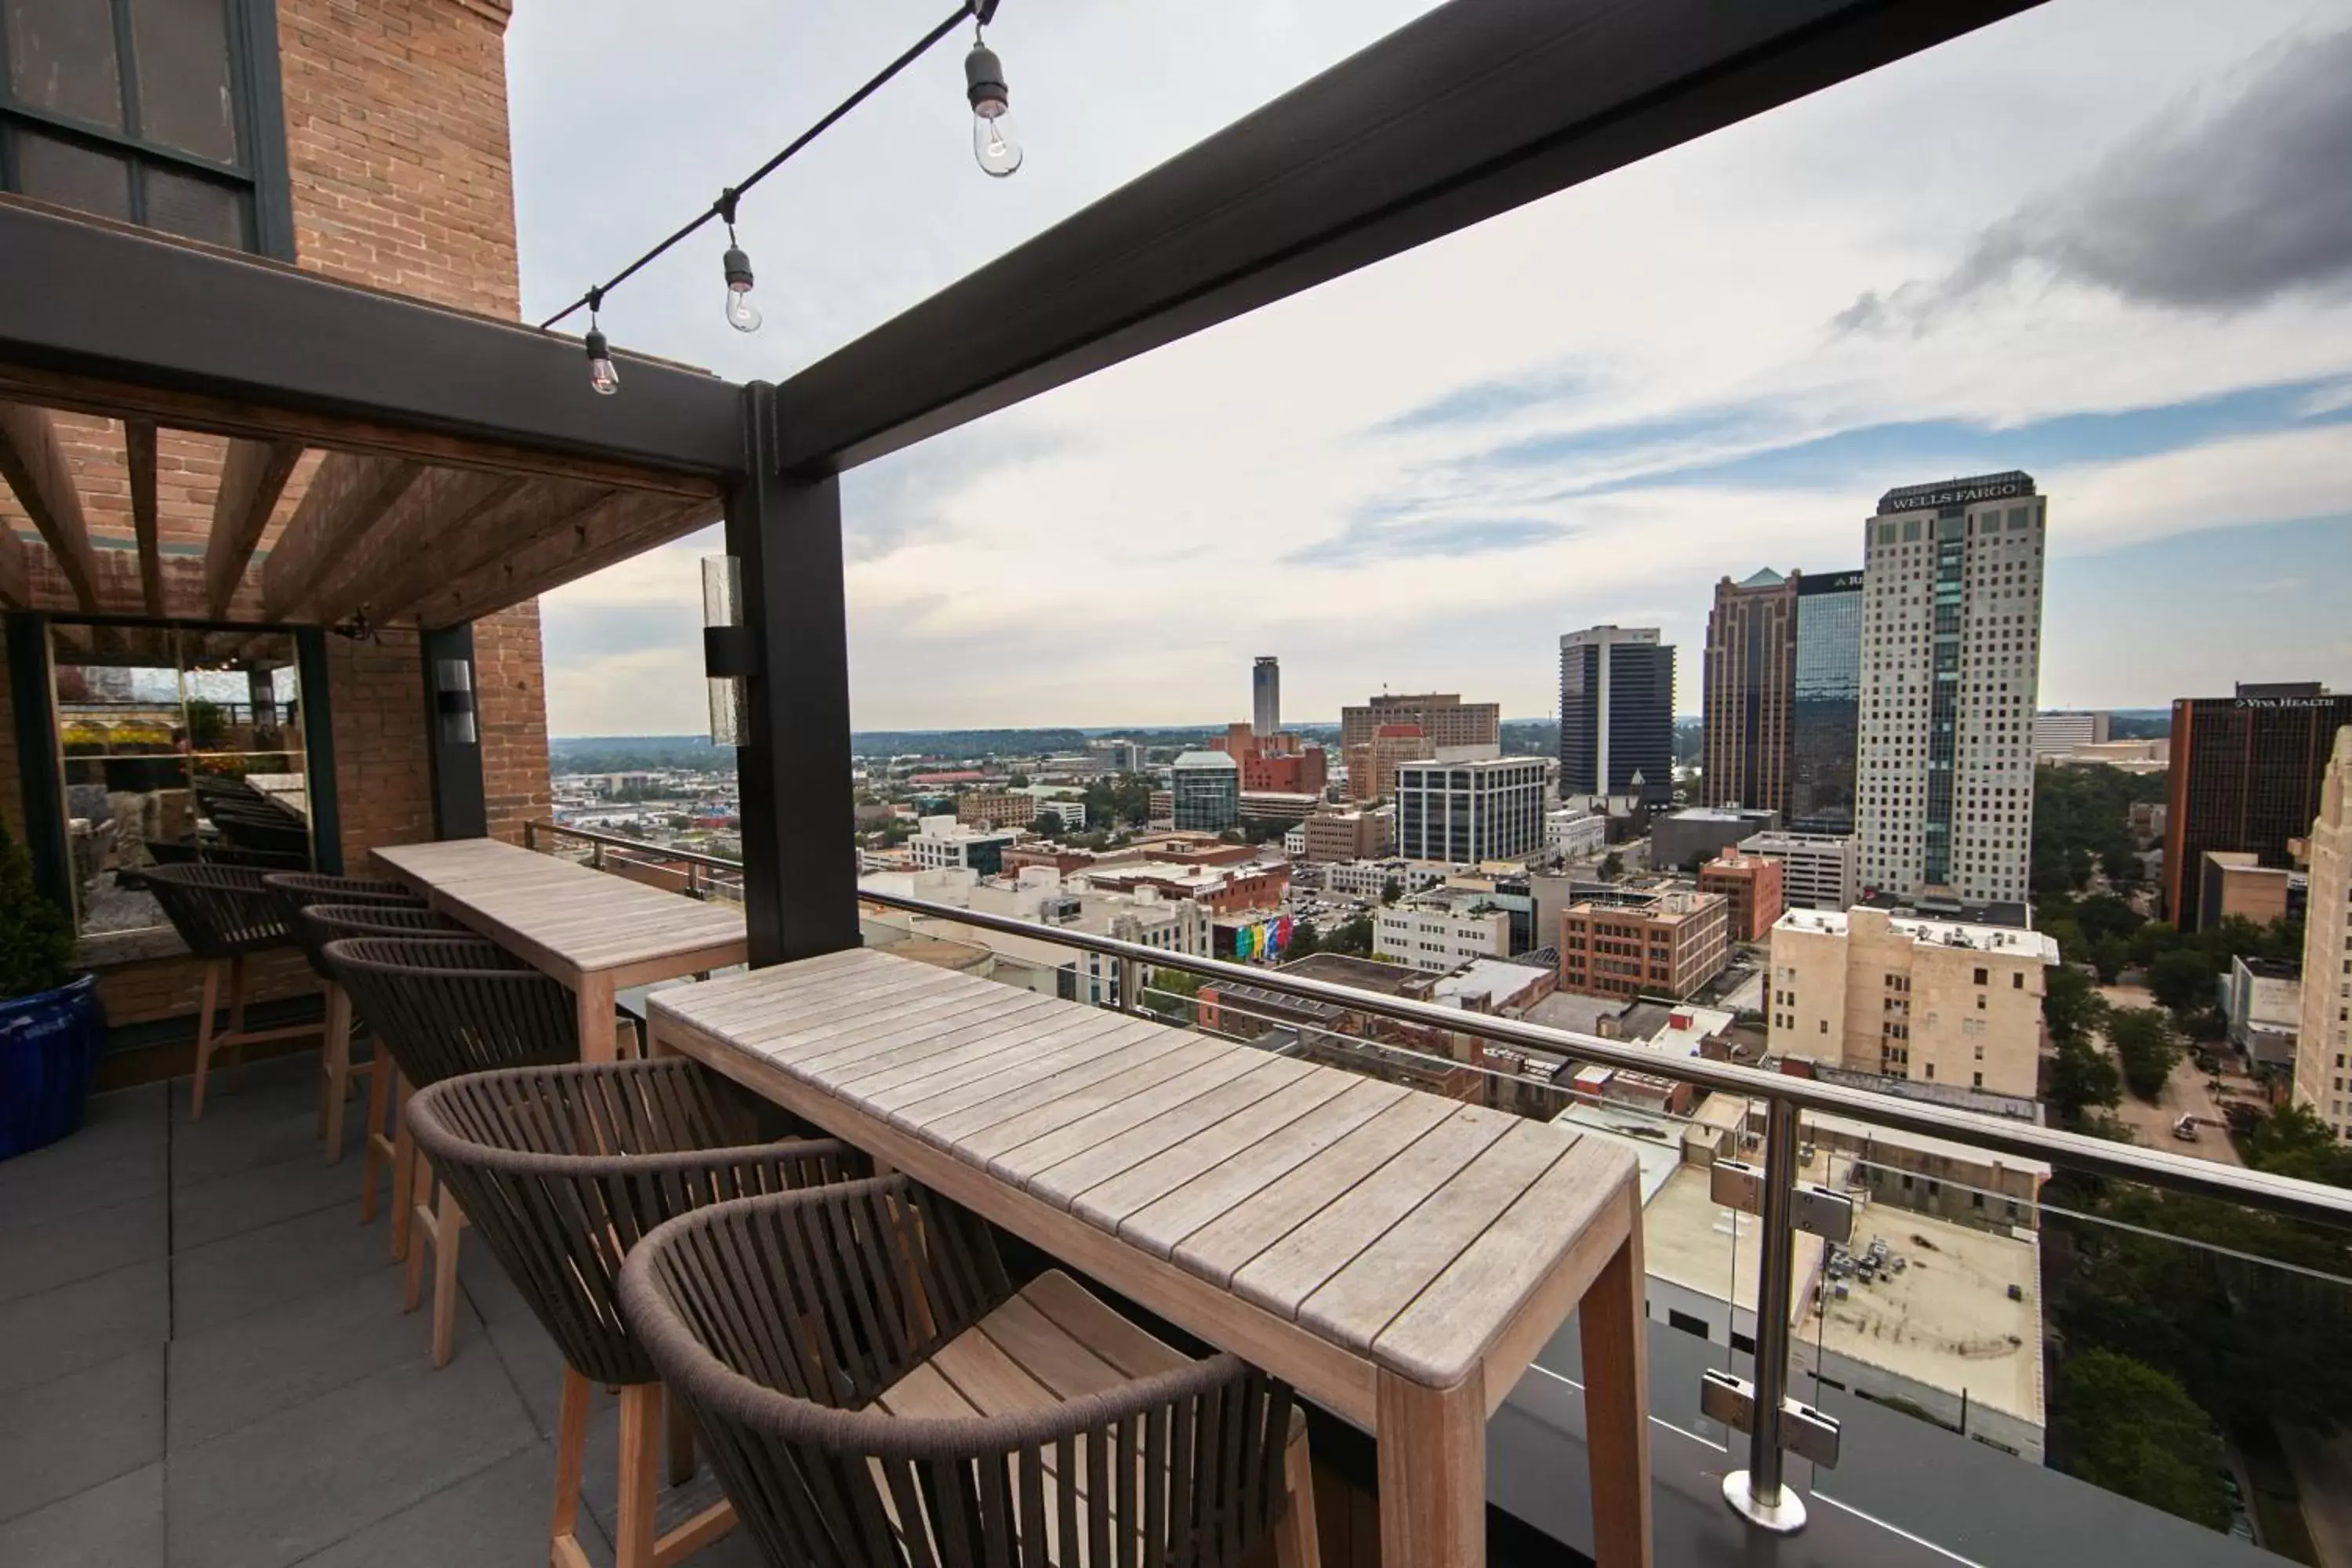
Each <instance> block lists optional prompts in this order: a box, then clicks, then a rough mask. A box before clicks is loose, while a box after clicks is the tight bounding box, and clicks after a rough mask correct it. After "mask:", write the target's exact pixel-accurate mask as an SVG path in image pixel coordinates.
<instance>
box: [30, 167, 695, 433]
mask: <svg viewBox="0 0 2352 1568" xmlns="http://www.w3.org/2000/svg"><path fill="white" fill-rule="evenodd" d="M0 257H5V258H7V287H5V288H0V379H5V371H7V370H8V369H11V368H14V367H16V366H22V367H25V368H26V369H27V370H28V371H33V372H40V373H47V374H50V375H54V376H63V377H80V378H86V379H89V380H91V381H95V382H107V383H114V384H121V385H122V386H126V387H132V388H156V389H161V390H162V391H164V392H167V393H175V394H181V395H189V396H193V397H197V398H203V399H211V400H215V401H217V402H220V403H222V404H225V405H238V404H242V405H249V406H250V408H251V410H252V411H253V413H254V418H253V422H252V423H251V424H250V425H249V426H247V428H250V429H252V430H254V431H255V433H257V434H279V433H285V434H301V435H305V436H308V437H313V439H312V440H311V442H310V444H312V445H317V446H337V445H345V444H349V445H352V446H355V447H362V449H365V447H366V442H365V440H364V437H365V432H364V431H359V432H355V433H354V434H353V436H352V438H351V439H350V440H349V441H348V442H341V441H336V440H333V439H330V438H322V437H325V436H326V435H328V434H329V433H328V432H322V431H320V430H319V429H318V428H316V427H315V426H314V427H310V428H305V429H302V430H299V431H282V432H281V431H280V430H278V429H277V428H274V427H273V424H272V422H271V421H270V420H269V419H268V417H267V416H268V414H269V413H270V412H272V411H277V410H288V411H291V412H295V413H299V414H310V415H314V416H331V418H332V419H336V420H342V421H348V422H352V423H354V424H356V425H362V426H376V427H378V428H380V429H381V431H382V432H383V434H384V437H385V439H386V443H387V445H390V446H393V447H394V449H396V448H397V445H398V443H397V441H396V438H397V437H401V436H403V435H404V434H405V433H409V432H427V433H434V434H438V435H440V436H444V437H455V438H458V439H460V440H472V441H480V442H485V443H491V444H497V445H502V446H507V447H515V448H518V449H530V450H535V451H539V452H545V453H554V454H575V455H578V456H581V457H583V458H604V459H606V460H607V461H610V460H613V459H626V460H629V461H633V462H639V463H644V464H646V465H649V466H653V467H656V468H669V469H677V470H680V471H684V472H688V473H694V474H707V475H714V476H715V475H723V474H725V473H727V472H729V471H730V469H731V468H732V467H733V465H734V464H735V463H737V462H738V461H740V450H739V446H740V427H739V425H738V416H737V390H738V389H737V388H736V387H735V386H734V385H732V384H730V383H728V382H725V381H722V380H720V379H719V378H718V377H717V376H713V375H708V374H703V373H701V372H698V371H693V370H687V369H682V368H680V367H678V366H676V365H671V364H665V363H660V362H658V361H653V360H640V359H634V358H630V357H628V356H626V355H625V354H624V355H622V356H620V357H621V370H622V377H623V381H624V384H625V389H624V394H623V395H621V396H619V397H599V396H597V395H595V394H594V393H593V392H592V391H590V390H589V386H588V365H587V362H586V360H585V359H583V357H582V355H581V352H580V345H579V343H578V342H577V341H575V340H573V339H571V338H565V337H559V336H557V335H555V334H553V333H550V332H541V331H534V330H532V329H530V328H528V327H523V326H520V325H517V324H514V323H511V322H505V321H492V320H490V319H488V318H487V317H482V316H474V315H467V314H466V313H464V312H462V311H458V310H444V309H442V308H440V307H438V306H434V305H428V304H425V303H423V302H421V301H418V300H408V299H404V298H402V297H401V296H399V295H396V294H389V293H382V292H378V291H376V290H373V289H361V288H356V287H353V286H352V285H350V284H345V283H338V282H334V281H331V280H330V279H324V278H320V277H319V276H317V275H316V274H314V273H309V272H299V271H297V270H295V269H294V268H291V267H288V266H285V265H283V264H280V263H276V262H269V261H264V260H260V259H258V258H249V257H240V256H236V255H233V254H231V253H228V252H225V251H216V250H210V249H202V248H198V247H193V246H187V245H180V244H175V243H173V242H172V241H170V240H166V239H160V238H157V237H154V236H152V235H148V234H142V233H141V232H139V231H137V230H134V229H130V228H127V227H124V226H117V225H110V224H104V223H99V222H94V221H91V220H89V219H87V218H84V217H82V216H79V215H72V216H68V215H65V214H62V213H58V212H53V211H49V210H45V209H43V208H41V207H39V206H37V205H29V204H26V203H24V202H21V201H18V200H15V199H7V200H0ZM150 412H152V413H153V414H155V415H156V416H158V417H159V418H160V419H161V420H162V422H163V423H164V424H167V425H173V426H181V427H189V428H212V427H216V425H215V424H192V423H191V422H190V419H189V416H190V415H191V414H192V413H196V412H197V411H194V410H186V409H173V408H171V407H169V406H165V407H161V408H156V409H153V410H150ZM228 412H229V413H230V414H231V415H232V416H233V415H234V414H235V412H236V411H235V410H234V409H231V410H228ZM199 417H200V415H199ZM409 455H417V456H429V455H430V454H426V453H414V452H412V453H410V454H409Z"/></svg>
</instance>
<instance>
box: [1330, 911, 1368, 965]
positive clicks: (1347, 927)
mask: <svg viewBox="0 0 2352 1568" xmlns="http://www.w3.org/2000/svg"><path fill="white" fill-rule="evenodd" d="M1372 936H1373V931H1372V917H1371V915H1370V912H1369V911H1368V912H1366V913H1363V914H1360V915H1358V916H1356V917H1355V918H1354V919H1353V920H1350V921H1347V922H1345V923H1344V924H1342V925H1341V926H1340V927H1339V930H1338V931H1333V932H1332V933H1331V934H1330V935H1329V936H1327V937H1325V938H1324V939H1323V951H1324V952H1339V953H1347V954H1349V955H1351V956H1353V957H1356V958H1370V956H1371V955H1372Z"/></svg>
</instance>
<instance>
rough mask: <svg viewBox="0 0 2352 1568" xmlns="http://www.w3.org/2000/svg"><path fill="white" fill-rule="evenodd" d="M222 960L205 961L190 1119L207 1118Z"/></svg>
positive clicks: (190, 1096) (197, 1019) (201, 1119)
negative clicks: (208, 1076) (207, 1079)
mask: <svg viewBox="0 0 2352 1568" xmlns="http://www.w3.org/2000/svg"><path fill="white" fill-rule="evenodd" d="M220 972H221V966H220V960H218V959H216V958H215V959H210V960H207V961H206V962H205V999H204V1002H203V1003H202V1004H201V1009H202V1010H201V1011H199V1012H198V1013H197V1015H196V1074H195V1079H196V1081H195V1088H194V1089H193V1090H192V1091H191V1092H190V1095H189V1100H188V1120H189V1121H203V1120H204V1119H205V1070H206V1069H207V1068H210V1067H211V1065H212V1058H213V1008H214V1006H215V1005H216V1004H217V1003H218V1002H219V1001H220Z"/></svg>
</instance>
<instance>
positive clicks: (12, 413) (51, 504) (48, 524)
mask: <svg viewBox="0 0 2352 1568" xmlns="http://www.w3.org/2000/svg"><path fill="white" fill-rule="evenodd" d="M0 478H5V479H7V481H8V488H9V489H13V490H15V491H16V500H17V503H18V504H19V505H21V506H22V507H24V509H25V515H26V516H27V517H29V518H31V519H32V520H33V526H34V527H35V528H37V529H38V530H40V532H41V537H42V538H43V539H46V540H47V541H48V542H49V550H50V552H52V553H53V554H55V555H56V556H57V560H58V570H59V571H60V572H63V573H64V574H65V577H66V582H67V584H68V585H70V586H71V587H72V589H73V593H74V597H75V598H76V599H77V600H79V602H80V604H81V607H82V608H83V609H85V610H95V609H97V608H98V558H97V557H96V556H95V555H94V554H92V553H91V552H90V548H89V528H88V527H87V526H86V525H85V524H84V523H83V521H82V515H81V495H80V492H79V491H78V490H76V489H74V481H73V468H72V466H71V465H70V464H69V463H68V462H67V461H66V452H65V447H64V445H63V444H62V443H61V442H59V441H58V427H57V424H56V422H55V421H54V420H52V419H51V418H50V417H49V415H48V411H47V409H45V408H33V407H29V406H27V405H25V404H22V403H0Z"/></svg>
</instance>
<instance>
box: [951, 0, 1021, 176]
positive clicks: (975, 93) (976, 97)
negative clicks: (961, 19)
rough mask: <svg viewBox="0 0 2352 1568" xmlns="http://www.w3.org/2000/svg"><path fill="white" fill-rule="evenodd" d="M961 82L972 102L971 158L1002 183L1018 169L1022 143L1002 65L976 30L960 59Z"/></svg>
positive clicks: (994, 52)
mask: <svg viewBox="0 0 2352 1568" xmlns="http://www.w3.org/2000/svg"><path fill="white" fill-rule="evenodd" d="M963 79H964V87H965V92H966V96H968V97H969V98H970V99H971V155H972V156H973V157H975V158H977V159H979V160H980V166H981V168H982V171H983V172H985V173H987V174H991V175H992V176H994V177H995V178H997V179H1000V180H1001V179H1003V178H1004V176H1005V175H1007V174H1011V173H1013V170H1015V169H1017V168H1019V167H1020V166H1021V139H1020V137H1019V136H1018V135H1017V134H1016V133H1015V132H1014V131H1013V103H1012V95H1011V94H1010V93H1008V92H1007V91H1006V90H1005V87H1004V65H1003V62H1002V61H1001V60H999V59H998V58H996V51H995V50H994V49H992V48H990V47H988V46H987V45H986V44H985V43H983V42H982V41H981V36H980V29H979V28H977V27H974V28H973V29H972V36H971V53H970V54H968V55H966V56H964V58H963Z"/></svg>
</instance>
